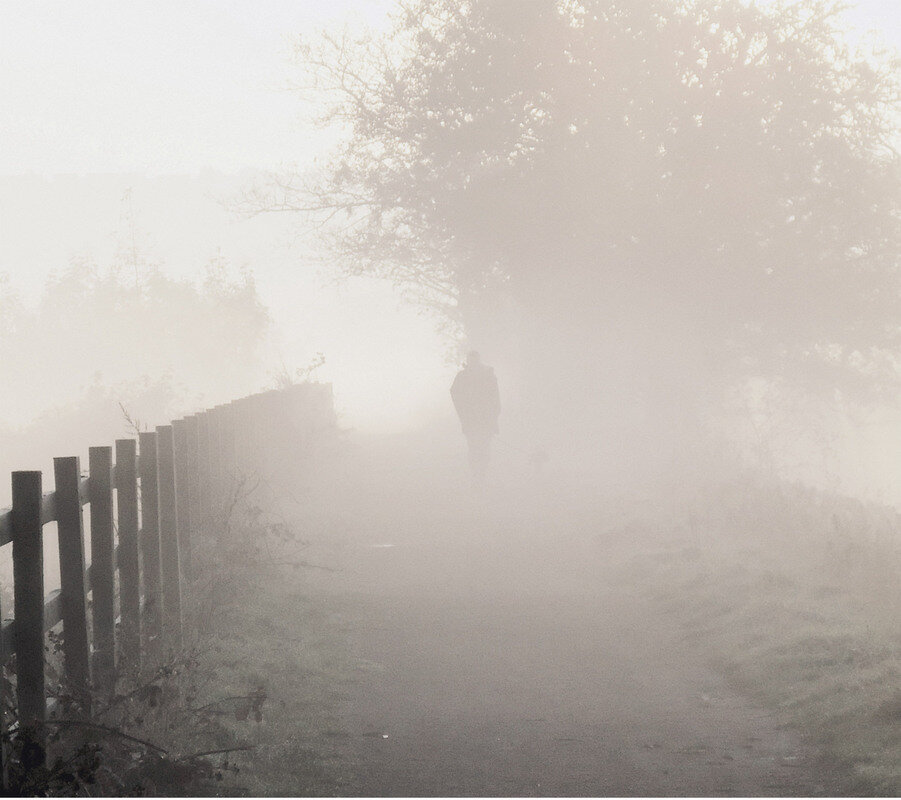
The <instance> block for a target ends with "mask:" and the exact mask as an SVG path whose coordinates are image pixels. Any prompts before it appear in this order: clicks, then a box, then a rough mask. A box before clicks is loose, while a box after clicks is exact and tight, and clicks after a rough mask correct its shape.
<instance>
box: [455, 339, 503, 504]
mask: <svg viewBox="0 0 901 800" xmlns="http://www.w3.org/2000/svg"><path fill="white" fill-rule="evenodd" d="M450 391H451V399H452V400H453V401H454V408H456V409H457V416H458V417H459V418H460V424H461V425H462V427H463V435H464V436H465V437H466V441H467V443H468V444H469V464H470V466H471V467H472V478H473V483H474V484H475V485H476V486H478V487H481V486H484V484H485V476H486V473H487V470H488V451H489V446H490V444H491V437H492V436H494V435H495V434H497V432H498V426H497V418H498V416H499V415H500V413H501V401H500V394H499V392H498V389H497V378H496V377H495V375H494V370H493V369H492V368H491V367H488V366H485V365H484V364H483V363H482V359H481V358H480V357H479V354H478V353H476V352H475V351H472V352H470V353H468V354H467V356H466V365H465V366H464V367H463V369H461V370H460V371H459V372H458V373H457V377H456V378H454V382H453V385H452V386H451V390H450Z"/></svg>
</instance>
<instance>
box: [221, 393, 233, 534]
mask: <svg viewBox="0 0 901 800" xmlns="http://www.w3.org/2000/svg"><path fill="white" fill-rule="evenodd" d="M219 418H220V426H221V427H220V431H221V433H220V437H221V439H220V442H221V447H222V488H223V495H222V496H223V499H224V503H223V506H224V508H223V519H224V520H225V522H228V513H229V511H230V510H233V509H234V505H235V500H236V499H237V496H238V468H237V465H236V463H235V438H236V433H235V407H234V405H233V404H231V403H228V404H227V405H224V406H222V407H221V408H220V409H219Z"/></svg>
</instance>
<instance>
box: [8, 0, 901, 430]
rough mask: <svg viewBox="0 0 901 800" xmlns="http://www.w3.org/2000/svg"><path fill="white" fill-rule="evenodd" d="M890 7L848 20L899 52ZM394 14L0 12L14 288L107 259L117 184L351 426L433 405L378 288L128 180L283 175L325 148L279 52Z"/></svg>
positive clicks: (160, 3) (419, 358) (195, 199)
mask: <svg viewBox="0 0 901 800" xmlns="http://www.w3.org/2000/svg"><path fill="white" fill-rule="evenodd" d="M899 3H901V0H860V2H859V3H858V5H857V7H856V8H855V9H853V10H852V11H851V12H849V16H848V19H849V22H850V23H852V24H853V25H855V26H856V27H857V29H858V30H860V31H863V30H868V29H872V28H877V29H879V30H880V31H881V32H882V35H884V37H885V38H886V40H887V41H889V42H890V43H893V44H895V45H901V22H899V19H901V14H898V13H897V12H898V6H899ZM391 5H392V4H391V3H390V2H388V0H295V1H294V2H285V1H284V0H255V1H254V2H249V1H248V0H245V1H244V2H236V1H235V0H204V1H200V0H152V2H146V1H145V2H138V1H136V0H129V2H126V3H123V2H120V0H115V1H114V2H113V1H110V0H103V1H100V0H79V2H71V1H67V2H34V1H33V0H27V2H26V1H24V0H23V1H21V2H20V1H19V0H0V130H2V147H0V273H2V272H7V273H9V275H10V276H11V278H12V279H13V282H14V283H15V284H16V285H17V286H19V287H21V288H22V289H23V290H24V291H25V292H26V294H27V293H28V292H34V291H36V290H37V288H38V287H39V286H40V285H41V284H42V282H43V280H44V278H45V276H46V274H47V272H49V271H50V270H51V269H53V268H58V267H60V266H64V265H65V263H66V261H67V260H68V259H69V258H70V257H71V256H72V255H74V254H81V255H88V256H91V257H94V258H95V259H97V260H98V261H100V262H101V263H102V262H103V260H104V259H105V258H108V257H109V253H110V252H111V251H112V250H113V249H114V245H115V239H116V236H117V235H121V225H122V212H123V209H124V205H123V203H122V200H121V198H122V195H123V189H124V188H127V187H128V186H131V185H132V184H134V192H133V193H132V198H133V199H132V201H131V202H132V203H133V206H134V215H135V218H136V220H137V224H138V226H139V227H140V228H141V229H142V230H143V231H144V232H146V234H147V239H148V242H149V243H150V244H149V245H148V246H149V247H150V249H151V253H150V255H151V256H154V257H157V258H159V259H160V260H162V261H164V262H165V263H166V265H167V268H169V269H170V270H171V271H173V272H176V273H181V274H197V273H198V272H199V270H200V268H201V267H202V264H203V262H204V261H206V260H207V259H209V258H210V257H211V256H213V255H215V254H216V253H217V252H218V251H219V250H220V249H221V251H222V253H223V254H224V255H225V256H226V257H228V258H231V259H232V260H234V261H236V262H239V263H240V262H242V261H247V262H248V263H250V264H251V266H252V267H253V268H254V270H255V272H256V274H257V275H258V277H259V280H260V286H261V289H262V291H263V293H264V300H265V301H266V302H267V303H269V304H270V305H271V306H272V307H273V310H274V312H275V315H276V320H277V321H278V323H279V324H280V326H281V328H282V330H283V332H284V345H283V353H282V357H283V358H284V359H285V361H286V363H287V364H289V365H292V364H296V365H300V364H303V363H305V362H306V361H307V360H308V359H309V358H310V357H311V355H312V354H313V353H315V352H317V351H319V350H321V351H323V352H324V353H325V355H326V358H327V359H328V363H327V365H326V367H325V369H323V370H322V372H321V377H322V378H324V379H328V380H332V381H333V382H334V383H335V387H336V391H337V393H338V397H339V403H341V404H342V405H343V407H344V408H346V409H347V410H348V412H349V415H350V419H349V421H350V422H352V423H354V424H363V425H366V424H368V423H373V424H378V425H386V424H387V425H396V424H399V422H400V421H401V420H403V419H405V418H408V417H409V416H410V414H412V413H414V412H416V411H417V410H418V411H422V410H425V409H433V410H434V409H437V408H439V407H441V404H442V403H446V385H445V384H446V381H447V379H448V374H449V373H448V370H449V367H448V366H447V365H446V364H444V363H443V362H442V360H441V352H440V350H441V343H440V342H439V340H438V339H437V337H436V336H435V334H434V331H433V328H432V324H431V322H429V321H428V320H424V319H422V318H420V317H419V316H417V314H416V313H415V311H413V310H411V309H409V308H404V307H402V306H401V304H400V301H399V299H398V297H397V296H396V295H395V294H393V293H392V291H391V290H390V288H389V287H386V286H375V285H372V284H371V283H366V282H362V283H359V282H358V283H356V284H352V285H350V286H347V287H345V288H343V289H340V290H339V289H334V288H329V289H323V288H322V283H323V279H322V277H321V276H319V275H318V274H317V273H316V270H315V268H314V267H313V266H311V264H310V263H309V260H308V259H307V258H306V257H305V255H304V251H303V249H302V248H300V249H292V248H291V247H290V246H289V244H288V241H287V240H288V238H289V236H288V234H287V232H288V231H289V230H290V224H291V223H290V222H287V221H286V222H285V223H284V225H283V226H282V227H281V228H280V232H279V233H278V234H277V235H276V234H273V231H272V229H270V228H266V227H265V226H264V225H263V224H262V223H259V222H254V221H246V220H245V221H242V220H236V219H234V218H231V217H228V216H227V215H226V214H225V213H224V212H223V211H222V210H221V208H219V207H218V206H216V204H215V201H214V199H213V198H210V197H208V196H207V195H206V193H205V189H204V188H203V186H198V188H197V189H196V191H193V193H192V191H191V190H190V187H189V188H188V190H187V193H186V194H184V195H183V196H181V197H173V198H172V202H160V201H159V198H158V196H156V199H154V197H155V195H154V187H153V186H150V185H146V186H144V188H142V185H143V184H141V181H142V178H141V177H140V176H159V175H173V174H174V175H185V174H190V173H197V172H198V171H200V170H202V169H204V168H206V169H212V170H216V171H217V172H220V173H234V172H237V171H238V170H241V169H246V168H250V169H259V168H279V167H280V166H286V165H289V164H292V163H300V164H303V163H307V162H309V161H310V160H312V159H313V158H315V157H316V156H317V155H319V154H321V153H323V152H324V151H325V150H327V149H328V146H329V145H330V143H331V142H332V138H331V136H330V135H329V134H328V133H326V132H323V131H320V130H317V129H315V128H314V127H312V126H311V125H309V124H308V122H307V121H305V119H304V114H305V112H307V109H305V108H304V106H303V104H302V102H301V100H300V99H299V98H298V97H297V96H296V95H295V94H292V93H290V92H288V91H287V90H286V88H285V87H286V85H287V83H288V81H289V80H290V78H291V75H292V67H291V58H290V56H291V41H292V39H294V38H295V37H296V36H297V34H311V33H314V32H315V31H316V30H317V29H319V28H322V27H334V26H341V25H344V24H346V23H347V24H351V25H352V26H364V25H368V26H375V27H379V26H384V25H385V23H386V12H387V10H388V9H389V8H390V7H391ZM73 173H74V174H75V175H84V176H90V175H93V174H97V173H107V174H109V173H114V174H120V175H121V174H126V173H127V174H131V175H136V176H137V177H135V178H134V180H132V179H124V180H119V179H113V180H111V181H108V186H107V188H106V189H102V186H103V184H100V183H97V182H96V181H93V180H92V179H90V178H88V179H86V180H85V181H82V182H78V181H75V182H72V181H68V182H66V181H62V182H60V181H55V182H52V183H51V182H47V181H46V180H44V178H46V177H49V176H54V175H59V174H69V175H71V174H73ZM23 174H25V175H29V174H30V175H32V176H35V182H34V183H33V184H29V186H28V189H27V191H25V190H22V191H20V189H19V188H18V187H20V186H21V185H22V184H20V183H17V182H16V181H14V180H10V179H6V181H5V183H4V178H3V176H15V175H23ZM156 188H157V189H158V188H159V187H156ZM183 189H184V186H183V185H182V189H180V190H179V191H182V190H183ZM85 192H93V194H89V195H85V194H84V193H85ZM117 231H118V234H117ZM386 353H390V354H391V358H390V359H386V358H385V354H386ZM489 357H490V354H489Z"/></svg>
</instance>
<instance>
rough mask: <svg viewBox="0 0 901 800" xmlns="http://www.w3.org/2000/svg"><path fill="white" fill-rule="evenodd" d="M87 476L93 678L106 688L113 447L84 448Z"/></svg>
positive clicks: (112, 596) (112, 637) (111, 627)
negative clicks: (89, 508) (86, 455)
mask: <svg viewBox="0 0 901 800" xmlns="http://www.w3.org/2000/svg"><path fill="white" fill-rule="evenodd" d="M88 461H89V463H88V470H89V472H90V475H91V483H90V503H91V568H92V569H91V577H92V581H91V593H92V600H93V602H92V609H93V620H94V680H95V681H96V683H97V685H98V686H101V687H103V688H105V689H110V688H112V686H113V683H114V682H115V674H116V583H115V581H116V577H115V572H116V562H115V547H116V542H115V534H114V528H113V484H112V469H113V449H112V448H111V447H91V448H89V449H88Z"/></svg>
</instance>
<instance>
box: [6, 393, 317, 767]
mask: <svg viewBox="0 0 901 800" xmlns="http://www.w3.org/2000/svg"><path fill="white" fill-rule="evenodd" d="M333 421H334V416H333V411H332V400H331V389H330V387H329V386H327V385H320V384H298V385H295V386H291V387H288V388H286V389H280V390H273V391H269V392H263V393H261V394H255V395H251V396H249V397H245V398H242V399H240V400H236V401H234V402H232V403H229V404H227V405H221V406H216V407H215V408H211V409H209V410H207V411H204V412H201V413H199V414H194V415H191V416H188V417H185V418H184V419H179V420H175V421H173V422H172V423H171V424H170V425H161V426H159V427H157V428H156V430H155V431H152V432H146V433H140V434H139V437H138V441H137V442H136V441H135V440H134V439H119V440H117V441H116V443H115V448H113V447H91V448H90V450H89V455H88V471H87V474H83V473H82V470H81V464H80V460H79V458H78V457H77V456H67V457H63V458H55V459H54V489H53V491H51V492H45V491H44V482H43V476H42V474H41V473H40V472H14V473H13V474H12V506H11V507H10V508H8V509H0V547H5V546H7V545H10V544H11V545H12V561H13V595H14V619H12V620H5V621H4V622H3V623H2V634H0V660H2V664H4V665H6V664H7V662H8V661H9V659H10V657H11V656H13V655H15V673H16V698H15V700H16V704H17V710H18V714H17V717H18V723H17V725H18V730H19V731H25V730H28V731H29V735H30V736H33V737H37V738H38V740H39V741H40V740H41V739H42V737H43V735H44V728H45V723H46V719H47V706H48V697H47V687H46V675H45V638H46V634H47V632H48V631H50V630H51V629H54V628H56V627H57V626H59V625H60V624H61V625H62V633H63V636H62V648H63V668H64V674H65V679H66V683H67V685H68V687H69V689H70V691H72V692H73V695H74V696H75V697H76V699H79V700H80V703H79V705H80V706H81V708H82V709H83V710H84V712H85V713H90V698H91V695H92V692H93V691H98V690H99V691H110V690H112V688H113V686H114V684H115V680H116V676H117V674H119V673H120V672H121V671H122V670H123V668H126V667H129V668H140V666H141V664H142V663H144V664H151V665H152V664H154V663H156V662H158V661H159V660H160V659H161V657H162V656H163V655H164V654H165V653H166V652H168V651H173V650H177V649H178V647H179V646H180V644H181V637H182V625H183V611H184V607H185V604H186V602H188V601H189V593H190V587H191V579H192V575H193V574H194V570H193V561H194V558H195V552H194V550H195V548H194V545H195V544H196V543H197V541H198V538H199V537H202V536H215V534H216V531H217V529H218V526H221V525H223V524H224V523H225V517H224V515H225V513H226V510H227V507H228V505H229V503H230V502H231V499H232V495H233V493H234V492H235V487H236V486H237V485H238V483H239V482H240V481H241V480H242V479H246V478H247V477H249V476H259V477H260V478H264V479H265V478H266V477H272V475H273V472H274V470H277V469H278V468H279V466H280V465H281V464H283V463H285V460H286V459H290V458H291V456H292V455H295V456H296V453H292V450H296V448H298V447H303V443H304V441H305V438H306V436H308V434H309V433H310V431H312V430H314V429H315V428H316V427H317V426H322V425H328V424H331V423H333ZM85 506H88V508H89V511H90V515H89V521H90V524H89V526H88V531H87V536H88V537H89V542H90V563H88V560H87V558H86V555H85V536H86V533H85V527H86V526H85V524H84V514H83V509H84V507H85ZM50 522H56V523H57V531H58V541H59V563H60V588H59V589H58V590H56V591H53V592H51V593H50V595H49V596H45V592H44V563H43V561H44V541H43V528H44V526H45V525H46V524H47V523H50ZM89 595H90V596H91V597H90V602H89ZM89 609H90V618H89ZM0 613H2V609H0ZM2 691H3V689H2V685H0V692H2ZM79 695H80V696H79ZM5 705H6V704H5V698H4V697H2V696H0V711H2V709H3V708H4V707H5ZM2 723H3V730H4V731H6V725H5V723H6V720H5V719H4V720H2ZM2 756H3V753H2V750H0V757H2ZM4 766H5V760H4V762H0V768H3V767H4ZM3 775H4V776H5V769H3Z"/></svg>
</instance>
